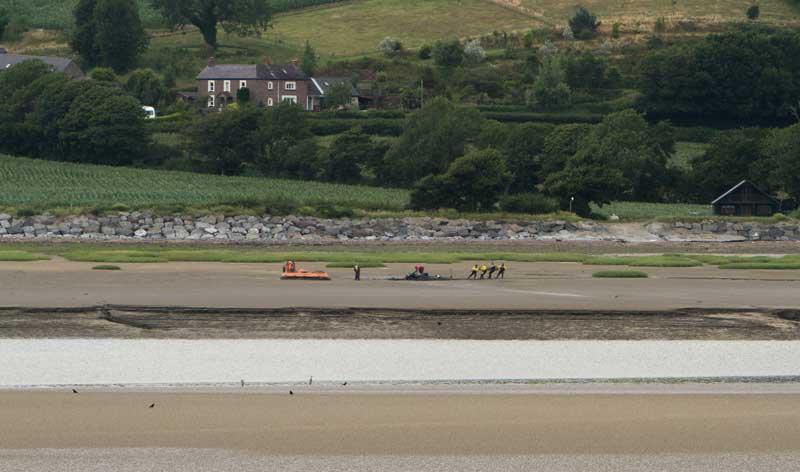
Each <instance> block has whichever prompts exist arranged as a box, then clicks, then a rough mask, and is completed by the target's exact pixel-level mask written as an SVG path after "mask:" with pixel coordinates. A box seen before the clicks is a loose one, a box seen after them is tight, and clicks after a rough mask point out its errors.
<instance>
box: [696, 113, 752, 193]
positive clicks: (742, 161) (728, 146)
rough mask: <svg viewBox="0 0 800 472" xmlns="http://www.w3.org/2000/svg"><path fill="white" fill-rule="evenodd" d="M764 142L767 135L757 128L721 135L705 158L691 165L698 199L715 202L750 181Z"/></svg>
mask: <svg viewBox="0 0 800 472" xmlns="http://www.w3.org/2000/svg"><path fill="white" fill-rule="evenodd" d="M763 139H764V132H763V131H762V130H760V129H757V128H742V129H736V130H730V131H723V132H720V133H718V134H717V135H716V136H715V137H714V138H713V139H712V140H711V142H710V145H711V146H710V147H709V148H708V149H707V150H706V152H705V154H703V155H702V156H700V157H695V158H694V159H692V161H691V166H692V175H691V178H692V182H693V183H694V186H695V188H696V189H697V190H696V198H698V199H700V201H711V200H712V199H714V198H716V197H717V196H719V195H721V194H722V192H724V191H726V190H728V189H729V188H731V187H732V186H734V185H735V184H737V183H738V182H740V181H741V180H744V179H750V178H751V177H752V174H751V169H752V168H753V165H754V164H755V163H756V162H757V161H758V160H759V159H760V156H761V148H762V146H761V143H762V140H763ZM756 180H757V179H756Z"/></svg>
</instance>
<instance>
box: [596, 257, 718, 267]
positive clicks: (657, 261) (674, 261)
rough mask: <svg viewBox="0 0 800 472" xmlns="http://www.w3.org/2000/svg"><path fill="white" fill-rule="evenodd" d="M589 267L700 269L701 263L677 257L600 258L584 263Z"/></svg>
mask: <svg viewBox="0 0 800 472" xmlns="http://www.w3.org/2000/svg"><path fill="white" fill-rule="evenodd" d="M584 264H587V265H620V266H630V267H698V266H701V265H703V263H702V262H701V261H698V260H695V259H690V258H688V257H677V256H620V257H614V256H600V257H590V258H588V259H586V260H585V261H584Z"/></svg>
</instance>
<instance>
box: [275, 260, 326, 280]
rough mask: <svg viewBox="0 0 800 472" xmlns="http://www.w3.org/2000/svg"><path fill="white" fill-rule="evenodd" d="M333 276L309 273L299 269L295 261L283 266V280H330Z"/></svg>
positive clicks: (322, 273) (323, 273) (319, 272)
mask: <svg viewBox="0 0 800 472" xmlns="http://www.w3.org/2000/svg"><path fill="white" fill-rule="evenodd" d="M330 279H331V276H330V274H328V273H327V272H321V271H318V272H309V271H306V270H302V269H298V268H297V267H296V266H295V264H294V261H289V262H287V263H286V265H284V266H283V274H281V280H330Z"/></svg>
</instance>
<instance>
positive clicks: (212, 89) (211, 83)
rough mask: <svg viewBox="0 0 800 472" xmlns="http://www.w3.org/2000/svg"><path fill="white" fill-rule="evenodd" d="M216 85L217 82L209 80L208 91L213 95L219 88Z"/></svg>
mask: <svg viewBox="0 0 800 472" xmlns="http://www.w3.org/2000/svg"><path fill="white" fill-rule="evenodd" d="M216 85H217V83H216V82H214V81H213V80H209V81H208V91H209V92H211V93H213V92H215V91H216V88H217V87H216Z"/></svg>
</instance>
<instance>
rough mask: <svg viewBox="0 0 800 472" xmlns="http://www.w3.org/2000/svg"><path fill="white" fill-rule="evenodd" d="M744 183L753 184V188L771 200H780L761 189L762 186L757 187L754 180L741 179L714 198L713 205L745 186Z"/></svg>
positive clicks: (776, 201)
mask: <svg viewBox="0 0 800 472" xmlns="http://www.w3.org/2000/svg"><path fill="white" fill-rule="evenodd" d="M744 185H750V186H751V187H752V188H754V189H755V190H756V191H757V192H758V193H760V194H762V195H763V196H765V197H767V198H769V199H770V200H772V201H773V202H775V203H778V200H776V199H775V198H773V197H772V195H770V194H768V193H767V192H765V191H763V190H761V189H760V188H758V187H757V186H756V185H755V184H754V183H752V182H750V181H748V180H742V181H741V182H739V183H738V184H736V185H734V186H733V187H731V188H730V190H728V191H727V192H725V193H723V194H722V195H720V196H719V197H717V199H716V200H714V201H713V202H711V204H712V205H716V204H717V203H721V202H722V200H724V199H725V197H727V196H728V195H731V194H732V193H734V192H736V191H737V190H739V188H741V187H742V186H744Z"/></svg>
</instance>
